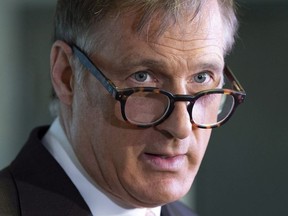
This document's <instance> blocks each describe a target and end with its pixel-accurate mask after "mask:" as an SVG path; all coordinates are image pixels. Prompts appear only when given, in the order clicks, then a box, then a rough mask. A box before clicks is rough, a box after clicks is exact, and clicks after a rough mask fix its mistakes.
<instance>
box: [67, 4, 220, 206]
mask: <svg viewBox="0 0 288 216" xmlns="http://www.w3.org/2000/svg"><path fill="white" fill-rule="evenodd" d="M133 19H136V16H135V15H131V14H129V15H127V16H121V17H120V18H119V19H118V20H117V21H114V23H113V24H108V25H106V26H105V29H104V28H103V29H98V31H99V32H101V42H100V44H101V45H99V46H98V48H99V49H97V50H95V52H94V54H93V55H92V56H90V58H91V59H92V61H93V62H94V63H95V65H97V66H98V67H99V68H100V69H101V71H102V72H103V73H104V74H105V75H106V76H107V77H108V78H109V79H111V80H112V81H113V82H114V83H115V85H116V86H117V87H119V88H127V87H136V86H153V87H159V88H161V89H165V90H167V91H170V92H172V93H173V94H195V93H196V92H197V91H199V90H203V89H207V88H210V87H216V84H219V80H220V79H221V75H222V69H223V67H224V60H223V50H224V46H225V45H224V39H223V34H222V30H223V28H222V22H221V18H220V14H219V9H218V6H217V3H215V2H214V3H209V4H206V5H205V8H204V9H203V10H202V11H201V12H200V14H199V15H198V16H197V17H196V19H195V21H193V22H191V21H190V19H191V17H187V19H186V20H184V19H183V20H181V21H179V23H177V24H175V25H172V26H171V27H169V28H168V29H167V31H166V32H165V33H164V34H163V35H161V36H160V37H159V38H157V39H155V38H153V37H151V38H149V37H144V36H139V35H138V34H137V33H135V31H134V30H133V25H132V24H133ZM107 23H108V22H107ZM152 26H153V23H152ZM139 71H140V72H141V73H139ZM203 74H204V77H205V78H204V79H203V76H199V75H203ZM148 108H149V107H148ZM71 110H72V116H71V122H70V123H69V124H68V125H69V129H68V137H69V140H70V141H71V143H72V145H73V147H74V149H75V152H76V154H77V156H78V158H79V160H80V162H81V163H82V165H83V167H84V168H85V169H86V170H87V172H88V173H89V174H90V175H91V177H92V178H93V179H94V180H95V182H96V183H97V185H98V186H99V187H100V188H101V189H102V190H104V192H105V193H106V194H108V195H109V196H111V198H112V199H114V200H116V202H119V204H121V205H123V206H127V207H136V206H142V207H151V206H158V205H161V204H164V203H168V202H172V201H174V200H177V199H179V198H181V197H182V196H184V195H185V194H186V193H187V192H188V190H189V189H190V186H191V184H192V182H193V180H194V178H195V175H196V173H197V171H198V169H199V166H200V163H201V160H202V158H203V155H204V152H205V150H206V147H207V144H208V141H209V137H210V134H211V130H208V129H199V128H196V127H193V126H192V124H191V122H190V118H189V114H188V112H187V103H186V102H176V103H175V108H174V111H173V113H172V114H171V115H170V116H169V118H168V119H166V120H165V121H164V122H163V123H161V124H159V125H157V126H154V127H150V128H146V129H140V128H136V127H133V126H131V125H129V124H127V123H126V122H125V121H124V120H123V119H122V117H121V113H120V104H119V102H118V101H116V100H115V99H114V98H113V97H112V96H111V95H109V94H108V93H107V91H106V90H105V89H104V88H103V87H102V86H101V84H100V83H99V82H98V81H97V80H96V79H95V77H93V76H92V75H91V74H88V76H87V77H85V80H84V85H82V86H77V84H76V86H75V88H74V95H73V104H72V107H71ZM199 112H200V111H199Z"/></svg>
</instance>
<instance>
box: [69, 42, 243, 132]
mask: <svg viewBox="0 0 288 216" xmlns="http://www.w3.org/2000/svg"><path fill="white" fill-rule="evenodd" d="M72 50H73V53H74V54H75V55H76V56H77V58H78V59H79V60H80V62H81V64H82V65H83V66H84V67H85V68H86V69H87V70H88V71H90V73H92V75H94V76H95V78H96V79H97V80H98V81H99V82H100V83H101V84H102V85H103V86H104V88H105V89H106V90H107V91H108V92H109V93H110V94H111V95H112V96H113V97H114V98H115V100H118V101H119V102H120V104H121V114H122V117H123V119H124V120H125V121H127V122H128V123H130V124H132V125H135V126H138V127H142V128H147V127H151V126H155V125H158V124H160V123H161V122H163V121H165V119H167V118H168V117H169V116H170V114H171V113H172V111H173V109H174V103H175V102H177V101H187V102H189V104H188V105H187V111H188V113H189V115H190V121H191V123H192V125H193V126H196V127H198V128H203V129H211V128H216V127H220V126H221V125H223V124H224V123H225V122H227V121H228V120H229V118H230V117H231V116H232V114H233V113H234V111H235V110H236V108H237V106H238V105H239V104H241V103H243V102H244V99H245V96H246V93H245V90H244V89H243V87H242V86H241V84H240V83H239V81H238V80H237V78H236V77H235V75H234V74H233V73H232V71H231V70H230V69H229V68H228V66H226V65H225V67H224V74H225V75H226V77H227V78H228V80H229V81H230V82H231V84H232V86H233V88H234V89H210V90H205V91H201V92H198V93H196V94H195V95H174V94H172V93H170V92H168V91H165V90H162V89H159V88H156V87H134V88H125V89H119V88H117V86H115V84H114V83H113V82H112V81H111V80H110V79H108V78H107V77H106V76H105V75H104V74H103V73H102V72H101V70H100V69H98V68H97V67H96V66H95V65H94V63H93V62H92V61H91V60H90V59H89V57H88V56H87V55H86V54H84V52H82V51H81V50H80V49H79V48H78V47H77V46H75V45H73V46H72ZM135 92H153V93H156V94H164V95H166V96H167V97H168V98H169V100H170V103H169V107H167V111H166V112H165V114H164V115H163V116H162V117H161V118H159V119H158V120H156V121H154V122H152V123H147V124H146V123H145V124H135V123H133V122H130V121H129V120H128V119H127V117H126V114H125V104H126V100H127V98H128V97H129V96H130V95H131V94H133V93H135ZM208 94H226V95H231V96H232V97H233V98H234V101H235V103H234V106H233V108H232V109H231V112H230V113H229V115H228V116H227V117H226V118H224V119H223V120H222V121H221V122H217V123H215V124H211V125H200V124H196V123H195V122H194V121H193V118H192V108H193V105H194V103H195V101H196V100H197V99H198V98H199V97H202V96H205V95H208Z"/></svg>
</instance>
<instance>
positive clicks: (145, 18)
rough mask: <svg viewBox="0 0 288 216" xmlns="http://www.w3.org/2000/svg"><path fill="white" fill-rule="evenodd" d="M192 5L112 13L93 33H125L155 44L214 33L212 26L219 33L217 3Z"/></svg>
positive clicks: (209, 0) (212, 1)
mask: <svg viewBox="0 0 288 216" xmlns="http://www.w3.org/2000/svg"><path fill="white" fill-rule="evenodd" d="M192 6H193V7H192ZM192 6H191V5H189V7H184V6H183V7H181V8H178V10H165V8H164V9H163V8H158V9H155V10H151V12H147V11H141V10H140V9H139V8H137V7H136V8H126V9H125V10H121V12H120V11H118V12H115V11H113V12H111V13H110V14H108V15H107V16H106V17H105V18H104V19H103V20H102V21H101V22H100V23H98V24H97V26H98V27H97V32H98V35H101V34H99V32H101V31H100V30H101V29H102V30H103V31H106V32H107V31H110V34H111V36H115V37H116V36H117V33H119V32H122V33H123V31H125V32H126V33H129V35H134V36H138V37H141V38H143V39H145V40H149V41H155V40H157V39H158V38H161V36H163V35H165V36H167V37H175V38H176V39H182V40H189V38H186V37H190V36H191V35H195V36H196V35H197V34H199V35H203V33H204V32H206V33H207V34H209V32H213V31H214V32H215V26H217V28H218V30H219V32H220V31H221V30H222V20H221V15H220V10H219V7H218V2H217V0H206V1H202V3H201V4H198V5H192ZM171 34H173V36H172V35H171ZM126 35H127V34H126Z"/></svg>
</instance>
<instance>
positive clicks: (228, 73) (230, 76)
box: [224, 65, 245, 92]
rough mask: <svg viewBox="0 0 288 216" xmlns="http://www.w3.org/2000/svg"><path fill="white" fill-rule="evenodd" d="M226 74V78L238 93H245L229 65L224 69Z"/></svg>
mask: <svg viewBox="0 0 288 216" xmlns="http://www.w3.org/2000/svg"><path fill="white" fill-rule="evenodd" d="M224 73H225V74H226V76H227V77H228V79H229V80H230V81H231V83H232V84H233V86H234V87H235V89H236V90H237V91H240V92H245V90H244V88H243V87H242V85H241V84H240V82H239V81H238V79H237V78H236V76H235V75H234V74H233V72H232V71H231V70H230V68H229V67H228V66H227V65H226V66H225V68H224Z"/></svg>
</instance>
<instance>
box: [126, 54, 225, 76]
mask: <svg viewBox="0 0 288 216" xmlns="http://www.w3.org/2000/svg"><path fill="white" fill-rule="evenodd" d="M123 62H124V64H123V65H124V66H125V67H126V66H127V67H131V66H132V67H137V66H145V67H150V68H161V69H162V70H164V71H168V69H169V67H168V66H167V63H166V62H165V61H163V60H161V59H157V60H156V59H151V58H143V56H141V55H139V54H136V55H133V56H132V55H130V56H127V57H126V58H124V61H123ZM188 63H191V62H188ZM191 64H192V65H193V66H192V68H195V69H196V70H203V69H211V70H213V71H215V72H219V73H220V72H223V70H224V64H223V63H222V62H221V63H220V62H219V61H216V60H211V61H210V62H209V61H206V60H204V61H201V60H200V61H196V62H195V63H191Z"/></svg>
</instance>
